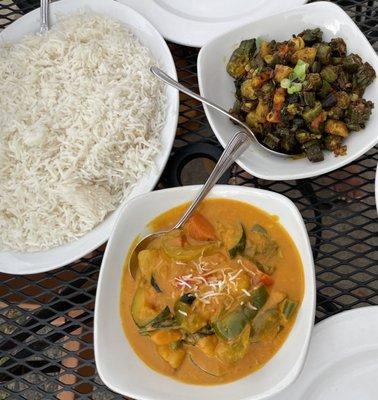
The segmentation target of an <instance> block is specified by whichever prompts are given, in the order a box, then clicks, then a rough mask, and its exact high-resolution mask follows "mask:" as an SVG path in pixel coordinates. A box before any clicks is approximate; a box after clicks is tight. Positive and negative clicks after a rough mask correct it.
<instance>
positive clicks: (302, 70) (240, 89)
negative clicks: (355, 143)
mask: <svg viewBox="0 0 378 400" xmlns="http://www.w3.org/2000/svg"><path fill="white" fill-rule="evenodd" d="M227 72H228V73H229V75H231V77H232V78H233V79H234V80H235V81H234V82H235V97H236V101H235V104H234V106H233V108H232V110H231V113H232V114H233V115H234V116H235V117H237V118H238V119H239V120H241V121H243V122H246V123H247V124H248V125H249V126H250V127H251V128H252V130H253V131H254V132H255V134H256V135H257V138H258V140H259V141H260V142H261V143H263V144H264V145H265V146H267V147H269V148H271V149H273V150H277V151H280V152H283V153H286V154H299V153H303V154H305V155H306V156H307V158H308V159H309V160H310V161H312V162H319V161H322V160H323V159H324V155H323V151H324V150H329V151H332V152H333V153H334V154H335V156H339V155H344V154H346V152H347V146H346V145H345V144H344V140H345V138H347V137H348V135H349V134H350V133H351V132H352V131H360V130H362V129H364V128H365V124H366V123H367V121H368V120H369V118H370V115H371V112H372V109H373V107H374V105H373V103H372V102H371V101H368V100H365V99H364V98H363V95H364V92H365V89H366V88H367V87H368V86H369V85H370V84H371V82H372V81H373V80H374V78H375V76H376V73H375V71H374V69H373V67H372V66H371V65H370V64H369V63H368V62H364V61H363V60H362V59H361V57H360V56H359V55H358V54H348V53H347V46H346V43H345V41H344V40H343V39H342V38H334V39H332V40H331V41H330V42H326V41H324V40H323V32H322V31H321V30H320V29H319V28H316V29H306V30H305V31H303V32H301V33H299V34H298V35H293V37H292V38H291V39H290V40H287V41H284V42H276V41H275V40H272V41H269V42H268V41H265V40H259V39H258V40H257V39H249V40H243V41H242V42H241V43H240V45H239V47H238V48H237V49H236V50H235V51H234V52H233V53H232V55H231V58H230V60H229V61H228V64H227Z"/></svg>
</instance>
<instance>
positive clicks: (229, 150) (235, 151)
mask: <svg viewBox="0 0 378 400" xmlns="http://www.w3.org/2000/svg"><path fill="white" fill-rule="evenodd" d="M250 143H251V136H250V135H249V134H248V133H246V132H244V131H239V132H237V133H235V135H234V136H233V137H232V138H231V140H230V141H229V143H228V144H227V146H226V147H225V149H224V150H223V153H222V155H221V156H220V158H219V160H218V162H217V164H216V165H215V167H214V169H213V171H212V172H211V174H210V176H209V178H208V179H207V181H206V182H205V184H204V185H203V186H202V188H201V189H200V191H199V192H198V194H197V196H196V197H195V199H194V200H193V202H192V204H191V205H190V207H189V208H188V209H187V210H186V212H185V213H184V215H183V216H182V217H181V218H180V220H179V221H178V222H177V224H176V225H175V226H174V227H173V228H171V229H168V230H165V231H160V232H154V233H151V232H148V231H146V232H142V233H141V234H140V236H141V237H142V239H141V240H140V241H139V242H138V243H137V244H136V246H135V247H134V249H133V251H132V253H131V255H130V257H129V269H130V273H131V276H132V277H133V278H134V279H135V277H136V274H137V270H138V253H139V252H140V251H141V250H143V249H145V248H146V247H147V246H148V244H149V243H150V242H151V241H152V240H153V239H156V238H157V237H158V236H161V235H164V234H166V233H168V232H172V231H174V230H178V229H181V228H182V227H183V226H184V224H185V222H186V221H187V220H188V219H189V217H190V216H191V215H192V214H193V212H194V210H195V209H196V208H197V206H198V204H199V203H200V202H201V201H202V200H203V199H204V198H205V197H206V196H207V194H208V193H209V192H210V190H211V189H212V187H213V186H214V185H215V184H216V183H217V182H218V180H219V179H220V177H221V176H222V175H223V174H224V173H225V172H226V170H227V169H228V168H229V167H230V166H231V165H232V163H233V162H234V161H235V160H236V159H237V158H238V157H239V156H240V155H241V154H242V153H243V152H244V151H245V150H246V149H247V147H248V146H249V145H250Z"/></svg>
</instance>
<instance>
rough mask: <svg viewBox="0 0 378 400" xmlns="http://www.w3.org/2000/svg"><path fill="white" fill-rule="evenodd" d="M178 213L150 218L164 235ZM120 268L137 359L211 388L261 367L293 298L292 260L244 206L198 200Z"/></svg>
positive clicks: (297, 293)
mask: <svg viewBox="0 0 378 400" xmlns="http://www.w3.org/2000/svg"><path fill="white" fill-rule="evenodd" d="M185 207H186V205H183V206H180V207H177V208H175V209H172V210H170V211H168V212H167V213H165V214H163V215H162V216H160V217H158V218H157V219H156V220H155V221H153V223H152V228H153V229H154V230H158V229H162V228H167V227H171V226H173V225H174V223H176V222H177V220H178V218H179V217H180V216H181V215H182V213H183V211H184V210H185ZM138 259H139V270H138V275H137V278H136V280H135V281H134V280H133V279H132V277H131V275H130V274H129V272H128V268H127V262H126V264H125V272H124V278H123V282H122V292H121V318H122V323H123V326H124V330H125V333H126V336H127V337H128V339H129V341H130V343H131V345H132V346H133V348H134V350H135V351H136V353H137V354H138V355H139V357H140V358H141V359H142V360H143V361H144V362H145V363H146V364H147V365H149V366H150V367H152V368H153V369H155V370H156V371H158V372H161V373H164V374H166V375H169V376H171V377H173V378H176V379H179V380H181V381H184V382H188V383H194V384H217V383H224V382H229V381H233V380H235V379H238V378H241V377H242V376H245V375H247V374H249V373H251V372H253V371H255V370H257V369H259V368H261V367H262V366H263V365H264V364H265V363H266V362H267V361H268V360H269V359H270V358H271V357H272V356H273V355H274V354H275V353H276V352H277V350H278V349H279V348H280V346H281V345H282V343H283V342H284V340H285V338H286V337H287V335H288V333H289V332H290V329H291V327H292V325H293V323H294V320H295V318H296V313H297V310H298V308H299V305H300V303H301V301H302V296H303V286H304V283H303V271H302V264H301V260H300V256H299V254H298V252H297V249H296V247H295V245H294V243H293V241H292V240H291V238H290V236H289V235H288V233H287V232H286V231H285V229H284V228H283V227H282V225H281V224H280V223H279V222H278V219H277V217H274V216H271V215H269V214H267V213H265V212H264V211H262V210H260V209H258V208H255V207H253V206H251V205H249V204H246V203H242V202H238V201H233V200H226V199H211V200H207V201H205V202H203V204H202V205H201V207H200V209H199V212H197V213H196V214H194V215H193V216H192V217H191V218H190V220H189V221H188V222H187V224H186V225H185V227H184V229H183V230H182V231H176V232H174V233H172V234H167V235H165V236H163V237H162V238H158V239H155V240H154V241H153V242H151V243H150V244H149V245H148V248H146V249H145V250H142V251H141V252H140V253H139V255H138Z"/></svg>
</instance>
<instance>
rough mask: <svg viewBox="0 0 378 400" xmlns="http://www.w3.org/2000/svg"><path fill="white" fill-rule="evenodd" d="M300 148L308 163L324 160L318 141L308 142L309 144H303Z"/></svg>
mask: <svg viewBox="0 0 378 400" xmlns="http://www.w3.org/2000/svg"><path fill="white" fill-rule="evenodd" d="M302 147H303V150H304V151H305V153H306V156H307V158H308V159H309V161H311V162H320V161H323V160H324V155H323V151H322V145H321V142H320V140H310V141H309V142H306V143H304V144H303V146H302Z"/></svg>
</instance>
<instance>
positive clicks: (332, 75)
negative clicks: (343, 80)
mask: <svg viewBox="0 0 378 400" xmlns="http://www.w3.org/2000/svg"><path fill="white" fill-rule="evenodd" d="M320 76H321V77H322V78H323V79H324V80H326V81H327V82H329V83H333V82H335V81H336V79H337V77H338V76H339V68H338V67H337V66H336V65H327V66H326V67H324V68H323V69H322V70H321V71H320Z"/></svg>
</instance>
